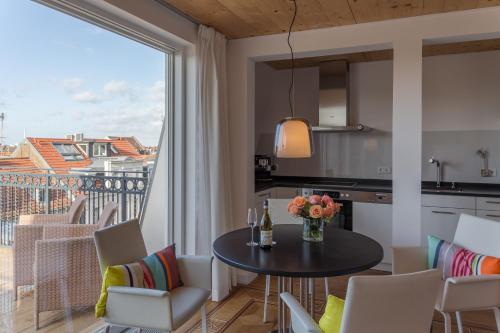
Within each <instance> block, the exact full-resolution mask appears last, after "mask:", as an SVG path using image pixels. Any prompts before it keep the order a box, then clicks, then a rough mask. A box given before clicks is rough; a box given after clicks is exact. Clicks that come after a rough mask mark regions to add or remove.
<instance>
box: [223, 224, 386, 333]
mask: <svg viewBox="0 0 500 333" xmlns="http://www.w3.org/2000/svg"><path fill="white" fill-rule="evenodd" d="M250 236H251V229H250V228H243V229H238V230H234V231H231V232H228V233H226V234H224V235H222V236H220V237H219V238H217V239H216V240H215V242H214V244H213V251H214V255H215V256H216V257H217V258H218V259H219V260H221V261H222V262H224V263H226V264H228V265H230V266H232V267H236V268H239V269H242V270H245V271H250V272H254V273H258V274H264V275H272V276H276V277H277V278H278V316H277V318H278V332H282V331H283V330H284V329H285V327H286V326H287V323H286V317H287V316H286V309H285V307H284V304H283V302H282V301H281V298H280V294H281V293H282V292H293V281H292V278H299V279H300V293H299V298H300V302H301V304H302V305H303V306H304V307H305V308H306V310H307V311H308V312H309V313H310V314H313V313H314V298H315V290H314V281H313V280H312V279H313V278H321V277H333V276H341V275H347V274H352V273H357V272H361V271H364V270H367V269H369V268H372V267H374V266H376V265H377V264H379V263H380V262H381V260H382V258H383V254H384V252H383V250H382V246H381V245H380V244H379V243H377V242H376V241H375V240H373V239H371V238H369V237H367V236H364V235H361V234H358V233H356V232H352V231H348V230H344V229H338V228H334V227H333V226H329V225H326V226H325V228H324V236H323V241H322V242H308V241H304V240H303V239H302V225H297V224H280V225H275V226H273V240H274V241H275V242H276V244H274V245H273V247H272V248H271V249H269V250H263V249H261V248H260V247H259V246H253V247H252V246H248V245H246V243H247V242H248V241H249V239H250Z"/></svg>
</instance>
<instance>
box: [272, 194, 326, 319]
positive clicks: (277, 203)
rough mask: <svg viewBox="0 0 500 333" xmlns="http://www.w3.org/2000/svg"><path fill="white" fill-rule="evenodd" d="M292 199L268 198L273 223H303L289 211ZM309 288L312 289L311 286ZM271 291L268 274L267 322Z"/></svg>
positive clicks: (311, 281)
mask: <svg viewBox="0 0 500 333" xmlns="http://www.w3.org/2000/svg"><path fill="white" fill-rule="evenodd" d="M290 200H291V199H267V202H268V205H269V214H270V216H271V220H272V221H273V224H302V219H301V218H297V217H293V216H291V215H290V214H289V213H288V203H289V202H290ZM309 283H314V279H310V280H309ZM324 284H325V297H328V293H329V289H328V278H324ZM309 290H312V289H311V288H309ZM270 293H271V276H270V275H266V289H265V292H264V316H263V319H262V320H263V321H264V322H267V312H268V311H267V309H268V302H269V295H270Z"/></svg>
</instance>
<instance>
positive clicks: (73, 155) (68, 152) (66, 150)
mask: <svg viewBox="0 0 500 333" xmlns="http://www.w3.org/2000/svg"><path fill="white" fill-rule="evenodd" d="M52 145H53V146H54V148H55V149H56V150H57V151H58V152H59V154H61V155H62V157H63V158H64V160H65V161H81V160H83V155H82V153H81V152H80V151H79V150H78V149H77V148H76V147H75V145H72V144H67V143H54V144H52Z"/></svg>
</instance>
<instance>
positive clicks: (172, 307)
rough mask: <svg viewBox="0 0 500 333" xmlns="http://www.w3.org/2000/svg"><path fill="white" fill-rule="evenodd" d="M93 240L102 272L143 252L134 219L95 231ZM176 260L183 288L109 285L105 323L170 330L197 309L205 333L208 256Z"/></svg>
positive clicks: (175, 327)
mask: <svg viewBox="0 0 500 333" xmlns="http://www.w3.org/2000/svg"><path fill="white" fill-rule="evenodd" d="M94 239H95V245H96V248H97V254H98V258H99V264H100V267H101V273H102V274H104V272H105V270H106V267H108V266H112V265H122V264H128V263H131V262H135V261H137V260H140V259H142V258H144V257H145V256H146V255H147V252H146V246H145V244H144V239H143V238H142V234H141V230H140V226H139V222H138V221H137V220H130V221H127V222H124V223H121V224H117V225H113V226H109V227H107V228H104V229H102V230H98V231H96V232H95V234H94ZM177 263H178V266H179V271H180V274H181V278H182V281H183V282H184V286H183V287H179V288H176V289H174V290H171V291H162V290H153V289H145V288H131V287H109V288H108V298H107V302H106V314H105V317H104V320H105V321H106V322H107V323H108V324H109V325H116V326H125V327H134V328H141V329H142V328H145V329H152V330H159V331H163V332H171V331H173V330H175V329H177V328H179V327H180V326H181V325H182V324H184V323H185V322H186V321H187V320H188V319H189V318H191V317H192V316H193V315H194V314H195V313H196V312H197V311H198V310H200V311H201V319H202V331H203V332H204V333H206V332H207V322H206V313H205V302H206V301H207V299H208V298H209V296H210V293H211V288H212V258H211V257H201V256H178V257H177ZM107 329H109V326H108V327H107Z"/></svg>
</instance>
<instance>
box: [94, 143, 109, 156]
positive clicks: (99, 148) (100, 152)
mask: <svg viewBox="0 0 500 333" xmlns="http://www.w3.org/2000/svg"><path fill="white" fill-rule="evenodd" d="M94 156H96V157H102V156H108V154H107V144H106V143H97V142H94Z"/></svg>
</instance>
